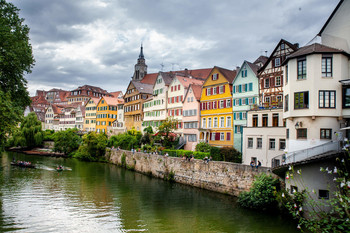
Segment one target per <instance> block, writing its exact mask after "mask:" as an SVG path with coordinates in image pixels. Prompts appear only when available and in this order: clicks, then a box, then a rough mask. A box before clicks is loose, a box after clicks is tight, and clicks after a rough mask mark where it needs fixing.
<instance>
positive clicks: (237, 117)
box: [232, 57, 267, 152]
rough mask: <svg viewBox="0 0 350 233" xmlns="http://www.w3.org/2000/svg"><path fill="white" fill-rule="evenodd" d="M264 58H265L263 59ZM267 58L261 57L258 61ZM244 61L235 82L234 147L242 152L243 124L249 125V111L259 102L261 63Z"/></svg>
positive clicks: (233, 89) (233, 91)
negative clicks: (259, 70)
mask: <svg viewBox="0 0 350 233" xmlns="http://www.w3.org/2000/svg"><path fill="white" fill-rule="evenodd" d="M262 58H264V59H262ZM261 60H267V58H266V57H260V58H259V59H257V61H261ZM257 61H256V62H254V63H250V62H248V61H244V62H243V64H242V66H241V68H240V69H239V72H238V73H237V76H236V78H235V79H234V82H233V87H232V96H233V101H232V103H233V127H234V128H233V129H234V137H233V138H234V147H235V148H236V149H237V150H238V151H240V152H242V136H243V126H246V125H247V111H249V110H251V109H252V107H253V106H254V105H256V104H258V103H259V79H258V77H257V72H258V69H259V68H260V66H259V65H257V64H259V63H257Z"/></svg>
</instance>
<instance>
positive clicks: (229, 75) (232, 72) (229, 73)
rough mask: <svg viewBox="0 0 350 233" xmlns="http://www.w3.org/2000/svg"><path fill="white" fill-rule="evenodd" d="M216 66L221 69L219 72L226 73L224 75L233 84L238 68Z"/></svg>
mask: <svg viewBox="0 0 350 233" xmlns="http://www.w3.org/2000/svg"><path fill="white" fill-rule="evenodd" d="M214 68H217V69H218V70H219V72H220V73H221V74H222V75H224V77H225V78H226V79H227V81H228V82H229V83H230V84H232V83H233V81H234V80H235V78H236V74H237V70H228V69H225V68H221V67H218V66H215V67H214Z"/></svg>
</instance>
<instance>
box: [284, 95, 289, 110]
mask: <svg viewBox="0 0 350 233" xmlns="http://www.w3.org/2000/svg"><path fill="white" fill-rule="evenodd" d="M288 110H289V95H286V96H285V97H284V111H285V112H288Z"/></svg>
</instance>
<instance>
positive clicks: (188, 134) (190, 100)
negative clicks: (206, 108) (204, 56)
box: [182, 84, 202, 151]
mask: <svg viewBox="0 0 350 233" xmlns="http://www.w3.org/2000/svg"><path fill="white" fill-rule="evenodd" d="M201 93H202V85H195V84H191V85H190V86H189V88H188V89H187V92H186V94H185V97H184V100H183V116H182V125H183V134H184V139H185V140H186V145H185V148H184V149H185V150H193V151H194V150H195V148H196V145H197V143H198V141H199V131H198V128H199V127H200V125H199V122H200V111H199V104H200V97H201Z"/></svg>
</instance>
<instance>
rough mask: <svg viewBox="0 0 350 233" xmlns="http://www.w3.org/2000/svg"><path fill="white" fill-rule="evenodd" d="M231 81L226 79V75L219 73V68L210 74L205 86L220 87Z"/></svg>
mask: <svg viewBox="0 0 350 233" xmlns="http://www.w3.org/2000/svg"><path fill="white" fill-rule="evenodd" d="M228 82H229V81H228V80H227V79H226V78H225V77H224V75H223V74H222V73H221V72H220V71H219V69H218V68H216V67H215V68H213V69H212V71H211V72H210V74H209V76H208V77H207V79H206V80H205V82H204V84H203V87H204V86H213V85H219V84H223V83H228Z"/></svg>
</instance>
